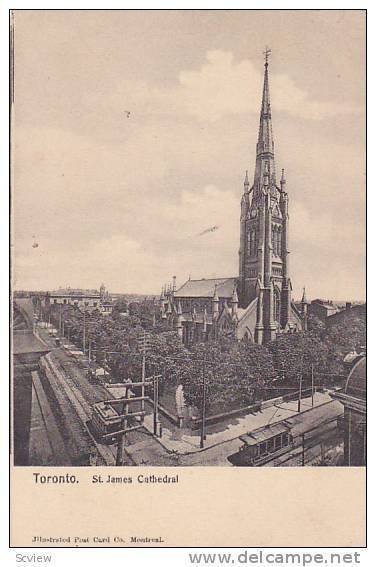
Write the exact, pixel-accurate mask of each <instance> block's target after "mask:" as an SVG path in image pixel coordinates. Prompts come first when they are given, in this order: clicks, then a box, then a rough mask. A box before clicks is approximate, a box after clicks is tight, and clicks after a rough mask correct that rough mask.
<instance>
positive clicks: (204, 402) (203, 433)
mask: <svg viewBox="0 0 376 567" xmlns="http://www.w3.org/2000/svg"><path fill="white" fill-rule="evenodd" d="M205 372H206V368H205V356H204V358H203V359H202V414H201V439H200V449H203V448H204V441H205V439H206V434H205V417H206V416H205V410H206V408H205V406H206V376H205Z"/></svg>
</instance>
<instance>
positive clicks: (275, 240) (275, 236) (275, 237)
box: [272, 225, 277, 256]
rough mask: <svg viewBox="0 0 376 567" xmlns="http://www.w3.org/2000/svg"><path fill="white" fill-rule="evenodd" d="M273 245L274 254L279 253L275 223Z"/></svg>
mask: <svg viewBox="0 0 376 567" xmlns="http://www.w3.org/2000/svg"><path fill="white" fill-rule="evenodd" d="M272 245H273V254H274V256H276V255H277V227H276V226H275V225H273V228H272Z"/></svg>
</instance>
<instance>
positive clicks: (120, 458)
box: [116, 388, 129, 467]
mask: <svg viewBox="0 0 376 567" xmlns="http://www.w3.org/2000/svg"><path fill="white" fill-rule="evenodd" d="M125 397H126V400H125V402H124V404H123V408H122V414H125V415H124V417H123V418H122V420H121V425H120V429H121V430H124V429H125V428H126V427H127V426H128V418H127V414H128V413H129V407H128V406H129V404H128V401H127V400H128V398H129V388H126V389H125ZM125 435H126V433H120V436H119V441H118V446H117V452H116V466H117V467H121V466H123V464H124V448H125Z"/></svg>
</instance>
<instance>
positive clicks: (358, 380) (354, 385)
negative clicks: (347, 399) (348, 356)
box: [344, 356, 367, 400]
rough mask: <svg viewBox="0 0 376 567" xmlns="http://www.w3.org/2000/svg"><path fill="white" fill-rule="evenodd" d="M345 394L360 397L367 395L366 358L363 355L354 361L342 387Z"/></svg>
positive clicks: (364, 397) (363, 397)
mask: <svg viewBox="0 0 376 567" xmlns="http://www.w3.org/2000/svg"><path fill="white" fill-rule="evenodd" d="M344 392H345V393H346V394H349V395H352V396H355V397H356V398H361V399H363V400H365V399H366V397H367V359H366V357H365V356H363V357H362V358H360V360H358V361H357V362H355V364H354V366H353V367H352V369H351V371H350V374H349V376H348V378H347V381H346V385H345V388H344Z"/></svg>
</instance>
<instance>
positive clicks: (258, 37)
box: [12, 10, 366, 300]
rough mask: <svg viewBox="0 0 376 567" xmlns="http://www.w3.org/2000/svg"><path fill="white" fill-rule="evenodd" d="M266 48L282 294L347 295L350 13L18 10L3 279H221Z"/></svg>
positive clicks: (361, 244) (129, 285) (351, 197)
mask: <svg viewBox="0 0 376 567" xmlns="http://www.w3.org/2000/svg"><path fill="white" fill-rule="evenodd" d="M265 45H268V46H270V48H271V49H272V54H271V57H270V65H269V80H270V92H271V107H272V119H273V132H274V142H275V157H276V167H277V172H278V173H277V175H278V176H279V175H280V171H281V168H282V167H283V168H284V169H285V172H286V179H287V186H286V188H287V191H288V193H289V198H290V250H291V255H290V266H291V277H292V285H293V297H295V298H300V297H301V293H302V287H303V286H304V285H305V286H306V290H307V296H308V298H311V299H313V298H316V297H322V298H335V299H338V300H345V299H349V300H363V299H364V297H365V199H366V193H365V15H364V12H362V11H360V10H359V11H355V10H354V11H340V10H338V11H337V10H332V11H320V10H317V11H307V10H300V11H288V10H285V11H278V10H275V11H267V10H255V11H252V10H250V11H231V10H212V11H211V10H204V11H201V10H197V11H194V10H193V11H189V10H185V11H184V10H181V11H173V10H168V11H110V10H109V11H90V10H88V11H80V10H76V11H69V10H66V11H46V10H39V11H27V10H24V11H16V14H15V103H14V112H13V118H12V120H13V122H12V125H13V137H12V152H13V167H12V169H13V194H12V196H13V200H12V207H13V242H12V245H13V282H14V287H15V288H16V289H43V290H46V289H55V288H57V287H59V286H62V287H65V286H67V285H69V286H71V287H82V288H99V286H100V284H101V282H104V283H105V285H106V287H107V288H108V289H109V290H110V291H112V292H120V293H121V292H124V293H132V292H134V293H150V294H158V293H159V292H160V289H161V286H162V285H163V284H164V283H166V282H170V281H171V278H172V276H173V275H176V276H177V283H178V286H179V285H182V284H183V283H184V281H186V280H187V279H188V277H189V276H190V277H191V278H192V279H198V278H203V277H206V278H210V277H225V276H235V275H237V274H238V249H239V216H240V199H241V195H242V192H243V180H244V174H245V170H249V175H250V178H252V177H253V171H254V163H255V148H256V141H257V132H258V121H259V112H260V104H261V94H262V78H263V53H262V52H263V50H264V49H265ZM128 113H130V114H128ZM213 226H217V227H218V229H217V230H214V231H211V232H210V231H208V232H205V234H201V233H202V232H204V231H205V230H206V229H208V228H210V227H213ZM35 243H37V244H38V246H37V247H36V246H34V247H33V244H35Z"/></svg>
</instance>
